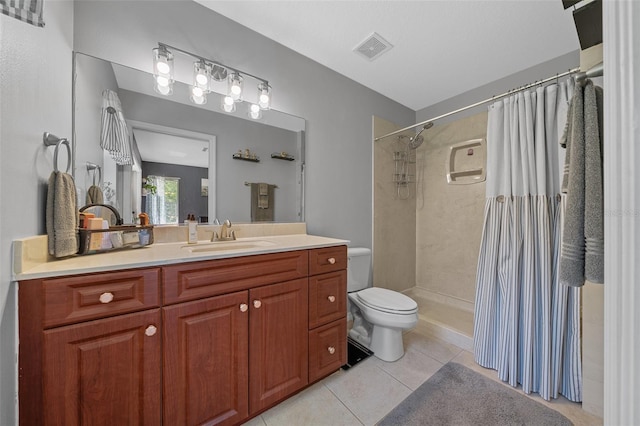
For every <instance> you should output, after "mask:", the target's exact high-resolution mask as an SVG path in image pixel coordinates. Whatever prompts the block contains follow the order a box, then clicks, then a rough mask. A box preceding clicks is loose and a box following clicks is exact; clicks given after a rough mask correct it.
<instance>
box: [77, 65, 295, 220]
mask: <svg viewBox="0 0 640 426" xmlns="http://www.w3.org/2000/svg"><path fill="white" fill-rule="evenodd" d="M74 75H75V79H74V134H75V136H74V142H75V145H76V149H75V167H74V177H75V180H76V185H77V186H78V196H79V198H80V199H81V200H82V199H84V197H85V193H86V190H87V188H88V187H89V186H90V185H91V183H92V182H91V179H92V177H93V175H92V174H90V173H89V172H88V171H87V170H86V163H87V162H92V163H95V164H99V165H100V166H102V167H103V170H104V173H103V175H104V176H103V179H102V182H101V183H100V184H101V186H102V188H103V190H104V191H108V192H109V193H110V194H111V195H112V196H111V199H110V201H109V204H112V205H114V206H115V207H116V208H118V210H119V211H120V212H121V213H122V216H123V218H124V221H125V222H126V223H130V222H132V221H133V220H134V216H135V215H136V214H137V213H139V212H142V211H144V210H145V208H146V205H147V200H145V199H144V198H145V196H143V195H142V194H143V191H144V188H143V185H144V182H143V179H146V178H147V177H148V176H149V175H151V174H153V175H156V176H164V177H176V176H178V175H176V174H175V172H172V173H170V172H162V173H160V172H157V171H149V170H151V169H149V170H148V171H145V163H147V161H146V160H145V159H144V155H143V156H140V154H141V153H142V151H141V150H140V147H138V146H136V144H135V142H136V138H135V137H134V138H133V139H132V140H133V141H134V144H133V150H134V152H135V155H137V156H138V161H139V162H137V163H135V164H134V165H132V166H117V165H115V164H114V163H112V164H109V159H108V154H107V155H105V154H104V152H102V150H101V149H100V112H101V94H102V91H103V90H105V89H109V90H113V91H115V92H116V93H117V94H118V96H119V98H120V101H121V103H122V109H123V112H124V115H125V119H126V121H127V123H128V125H129V126H130V130H131V132H130V133H131V134H133V135H135V133H136V126H138V127H144V126H150V127H153V126H156V127H157V128H161V129H164V130H163V131H162V132H164V133H168V134H171V135H173V136H177V137H181V136H182V135H179V133H180V132H185V133H192V134H198V135H199V136H198V137H199V138H200V139H202V138H203V136H202V135H205V137H204V139H206V140H209V141H213V144H212V145H210V148H209V151H208V152H202V151H201V152H202V154H201V155H200V159H204V160H207V161H208V164H207V175H206V176H200V177H198V178H197V181H194V182H195V183H193V182H192V183H190V184H188V185H186V184H183V183H186V179H184V178H181V179H180V181H179V182H180V186H179V187H180V189H179V191H180V194H181V196H182V197H184V196H189V197H190V198H191V199H198V200H199V201H202V200H203V199H206V200H207V206H206V209H205V208H204V207H195V206H194V207H185V208H189V209H190V210H193V211H188V210H185V211H183V210H182V208H180V210H179V211H178V222H180V223H181V222H182V221H183V220H184V219H185V218H186V215H187V214H190V213H191V214H194V215H195V216H196V217H197V218H199V219H200V220H207V219H210V221H211V222H213V221H214V219H215V218H220V219H230V220H232V221H233V222H237V223H241V222H249V221H250V220H251V190H250V187H249V186H247V185H245V183H268V184H273V185H275V186H276V187H277V189H276V192H275V194H274V200H273V201H274V202H275V204H274V205H275V214H274V221H276V222H296V221H300V220H303V219H304V210H303V205H304V203H303V199H304V191H303V166H304V163H303V161H304V159H303V158H302V155H301V154H302V153H303V152H304V147H303V145H304V126H305V123H304V119H301V118H299V117H295V116H291V115H288V114H284V113H281V112H278V111H273V110H269V111H265V114H264V116H263V118H262V119H261V120H259V121H253V120H250V119H248V118H247V115H246V105H244V104H239V105H238V108H237V111H236V112H235V113H234V114H226V113H222V112H220V110H219V101H218V100H217V96H218V95H216V94H213V93H212V94H211V95H210V96H209V101H208V103H207V104H206V105H203V106H195V105H194V104H192V103H191V102H190V101H189V99H188V85H187V84H184V83H180V82H176V84H175V86H174V95H173V96H171V97H164V96H161V95H159V94H157V93H155V92H154V91H153V78H152V76H151V74H148V73H145V72H142V71H139V70H134V69H131V68H128V67H124V66H121V65H117V64H113V63H110V62H108V61H104V60H101V59H97V58H94V57H90V56H87V55H83V54H80V53H76V54H75V55H74ZM182 92H184V93H182ZM141 123H142V124H141ZM167 129H169V130H167ZM162 132H160V133H162ZM178 145H182V142H175V146H176V147H177V146H178ZM246 149H249V150H250V152H251V153H252V154H255V155H256V156H257V157H259V159H260V161H259V162H251V161H236V160H234V158H233V155H234V154H237V153H238V151H242V152H244V151H245V150H246ZM156 151H158V152H161V150H160V149H157V150H156ZM176 151H177V150H176ZM283 152H284V153H286V154H287V155H288V156H290V157H293V159H294V160H293V161H283V160H282V159H278V158H272V154H281V153H283ZM160 155H161V157H162V159H163V162H164V161H165V160H166V159H167V158H170V156H171V154H170V153H163V154H160ZM148 163H149V164H151V163H161V162H160V161H158V160H157V159H156V160H151V161H148ZM166 163H167V164H172V163H174V162H173V161H167V162H166ZM185 167H186V166H185ZM203 181H204V182H208V184H203ZM205 188H206V189H205ZM105 202H107V200H106V199H105ZM143 203H144V204H143ZM184 203H186V202H180V203H179V204H180V205H183V204H184ZM184 205H185V206H186V204H184ZM143 206H144V207H143ZM180 207H182V206H180ZM182 216H184V217H182Z"/></svg>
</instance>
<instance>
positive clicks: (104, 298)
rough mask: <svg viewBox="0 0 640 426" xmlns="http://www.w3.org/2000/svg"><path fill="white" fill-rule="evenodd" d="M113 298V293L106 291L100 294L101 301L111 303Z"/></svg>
mask: <svg viewBox="0 0 640 426" xmlns="http://www.w3.org/2000/svg"><path fill="white" fill-rule="evenodd" d="M112 300H113V293H110V292H108V291H107V292H106V293H102V294H101V295H100V303H109V302H111V301H112Z"/></svg>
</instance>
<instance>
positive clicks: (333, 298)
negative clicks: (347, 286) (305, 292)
mask: <svg viewBox="0 0 640 426" xmlns="http://www.w3.org/2000/svg"><path fill="white" fill-rule="evenodd" d="M327 300H328V301H329V302H331V303H333V302H335V301H336V297H335V296H329V297H327Z"/></svg>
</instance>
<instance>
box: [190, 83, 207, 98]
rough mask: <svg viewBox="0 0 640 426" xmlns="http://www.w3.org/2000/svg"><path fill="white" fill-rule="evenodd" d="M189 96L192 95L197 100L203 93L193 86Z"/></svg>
mask: <svg viewBox="0 0 640 426" xmlns="http://www.w3.org/2000/svg"><path fill="white" fill-rule="evenodd" d="M191 94H192V95H193V96H194V97H196V98H199V97H201V96H202V95H204V91H203V90H202V89H201V88H199V87H197V86H193V87H192V88H191Z"/></svg>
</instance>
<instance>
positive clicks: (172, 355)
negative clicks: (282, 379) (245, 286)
mask: <svg viewBox="0 0 640 426" xmlns="http://www.w3.org/2000/svg"><path fill="white" fill-rule="evenodd" d="M247 297H248V292H247V291H241V292H237V293H231V294H228V295H224V296H217V297H210V298H208V299H203V300H199V301H195V302H186V303H180V304H178V305H174V306H169V307H166V308H163V320H164V336H163V338H164V350H163V352H164V376H163V386H164V388H163V407H164V408H163V413H164V417H163V423H164V424H166V425H200V424H207V425H214V424H236V423H238V422H240V421H241V420H242V419H244V418H246V417H247V416H248V380H247V371H248V364H247V362H248V353H247V342H248V328H249V320H248V317H249V312H248V308H247Z"/></svg>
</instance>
